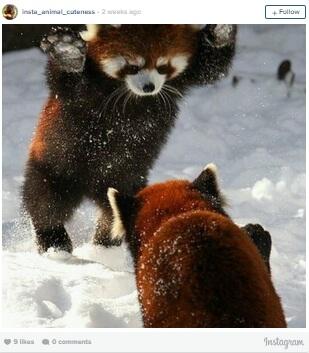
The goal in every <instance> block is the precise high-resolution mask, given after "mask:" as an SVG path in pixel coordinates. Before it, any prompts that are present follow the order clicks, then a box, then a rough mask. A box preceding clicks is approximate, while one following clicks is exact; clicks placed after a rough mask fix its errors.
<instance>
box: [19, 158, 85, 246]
mask: <svg viewBox="0 0 309 353" xmlns="http://www.w3.org/2000/svg"><path fill="white" fill-rule="evenodd" d="M73 184H74V183H73V182H72V180H65V179H64V178H61V177H55V176H53V175H52V173H51V172H50V171H49V170H48V169H47V168H44V167H42V165H40V164H39V163H38V162H36V161H33V160H29V161H28V164H27V169H26V174H25V182H24V185H23V190H22V192H23V195H22V196H23V204H24V207H25V210H26V212H27V213H28V214H29V215H30V218H31V221H32V224H33V226H34V230H35V233H36V242H37V247H38V251H39V253H44V252H46V251H47V250H48V249H49V248H55V249H57V250H64V251H67V252H72V242H71V239H70V238H69V236H68V234H67V232H66V230H65V228H64V225H63V224H64V222H65V221H66V220H68V219H69V217H70V216H71V215H72V213H73V210H74V208H75V207H76V206H77V205H78V203H79V202H80V201H81V196H80V194H79V192H78V190H77V189H75V188H74V186H73Z"/></svg>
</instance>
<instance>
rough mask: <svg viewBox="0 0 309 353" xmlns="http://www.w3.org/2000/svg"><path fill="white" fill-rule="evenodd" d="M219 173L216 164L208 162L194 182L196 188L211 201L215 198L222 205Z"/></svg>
mask: <svg viewBox="0 0 309 353" xmlns="http://www.w3.org/2000/svg"><path fill="white" fill-rule="evenodd" d="M217 173H218V171H217V167H216V165H215V164H213V163H210V164H207V165H206V167H205V168H204V170H203V171H202V173H201V174H200V175H199V176H198V177H197V178H196V179H195V180H194V181H193V183H192V184H193V186H194V188H195V189H197V190H198V191H199V192H200V193H202V194H203V195H205V196H206V197H207V198H209V199H210V200H211V201H212V200H214V201H216V203H219V204H220V205H221V202H223V197H222V195H221V192H220V190H219V185H218V179H217Z"/></svg>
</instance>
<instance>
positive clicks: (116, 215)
mask: <svg viewBox="0 0 309 353" xmlns="http://www.w3.org/2000/svg"><path fill="white" fill-rule="evenodd" d="M118 193H119V192H118V190H116V189H114V188H108V190H107V197H108V201H109V204H110V206H111V209H112V213H113V221H112V229H111V238H112V239H122V238H123V237H124V236H125V235H126V230H125V227H124V225H123V222H122V219H121V213H120V210H119V208H118V205H117V198H116V195H117V194H118Z"/></svg>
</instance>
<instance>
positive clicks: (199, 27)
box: [189, 24, 206, 32]
mask: <svg viewBox="0 0 309 353" xmlns="http://www.w3.org/2000/svg"><path fill="white" fill-rule="evenodd" d="M189 26H190V27H191V28H192V29H193V30H194V31H196V32H198V31H201V30H202V29H203V28H204V27H205V26H206V25H198V24H194V25H189Z"/></svg>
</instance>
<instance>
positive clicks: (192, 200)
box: [108, 164, 286, 328]
mask: <svg viewBox="0 0 309 353" xmlns="http://www.w3.org/2000/svg"><path fill="white" fill-rule="evenodd" d="M108 198H109V201H110V205H111V208H112V210H113V227H112V232H115V234H117V235H118V234H122V236H123V237H124V239H125V240H126V242H127V244H128V246H129V249H130V251H131V253H132V255H133V259H134V264H135V274H136V284H137V289H138V296H139V302H140V305H141V311H142V316H143V322H144V326H145V327H155V328H175V327H177V328H178V327H182V328H196V327H198V328H203V327H204V328H206V327H217V328H220V327H238V328H241V327H243V328H246V327H247V328H258V327H286V321H285V317H284V313H283V309H282V306H281V303H280V298H279V297H278V295H277V293H276V291H275V289H274V286H273V284H272V281H271V277H270V273H269V269H268V266H269V263H268V260H269V254H270V242H269V238H270V236H269V233H268V232H267V231H265V230H264V229H263V228H262V227H261V226H260V225H252V224H251V225H247V226H246V227H244V228H239V227H238V226H237V225H236V224H235V223H234V222H233V221H232V220H231V219H230V218H229V216H228V215H227V214H226V212H225V210H224V208H223V207H224V198H223V197H222V195H221V192H220V190H219V187H218V182H217V176H216V168H215V166H214V165H212V164H211V165H208V166H207V167H206V168H205V169H204V170H203V172H202V173H201V174H200V176H199V177H198V178H197V179H195V180H194V181H193V182H192V183H190V182H189V181H185V180H172V181H168V182H165V183H161V184H155V185H151V186H147V187H145V188H144V189H142V190H141V191H140V192H138V193H137V194H136V195H134V196H132V195H124V194H122V193H120V192H118V191H117V190H115V189H113V188H110V189H108ZM248 235H249V236H248ZM265 244H268V245H266V246H265ZM255 245H256V246H255ZM258 250H259V251H258ZM261 255H262V256H263V257H264V256H266V258H265V257H264V261H263V257H262V256H261Z"/></svg>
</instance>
